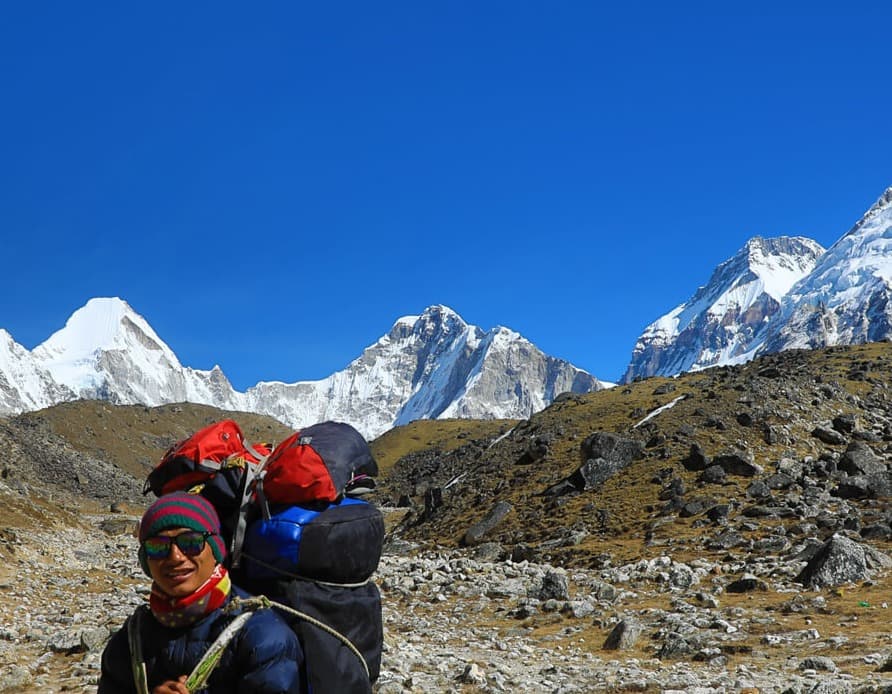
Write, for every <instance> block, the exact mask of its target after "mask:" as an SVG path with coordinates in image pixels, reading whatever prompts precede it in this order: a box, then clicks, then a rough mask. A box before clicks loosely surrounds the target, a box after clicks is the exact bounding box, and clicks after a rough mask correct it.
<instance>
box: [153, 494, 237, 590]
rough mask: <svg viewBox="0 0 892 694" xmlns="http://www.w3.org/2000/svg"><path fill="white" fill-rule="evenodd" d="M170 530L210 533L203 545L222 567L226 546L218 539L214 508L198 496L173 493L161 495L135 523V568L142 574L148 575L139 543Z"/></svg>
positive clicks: (218, 528)
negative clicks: (137, 527)
mask: <svg viewBox="0 0 892 694" xmlns="http://www.w3.org/2000/svg"><path fill="white" fill-rule="evenodd" d="M171 528H189V529H190V530H197V531H198V532H212V533H214V534H213V535H211V536H210V537H209V538H208V539H207V541H208V544H209V545H210V546H211V550H212V551H213V552H214V557H215V558H216V560H217V562H218V563H221V564H222V563H223V560H224V559H225V558H226V546H225V545H224V544H223V538H221V537H220V517H219V516H218V515H217V512H216V511H215V510H214V507H213V506H212V505H211V503H210V502H209V501H208V500H207V499H205V498H204V497H203V496H199V495H198V494H188V493H187V492H174V493H173V494H165V495H164V496H162V497H161V498H160V499H158V500H157V501H156V502H155V503H154V504H152V505H151V506H149V508H147V509H146V512H145V513H144V514H143V517H142V520H141V521H140V522H139V541H140V547H139V564H140V566H142V570H143V571H145V572H146V574H148V575H151V574H150V573H149V563H148V561H147V559H146V553H145V550H143V548H142V542H143V540H145V539H146V538H147V537H152V536H153V535H157V534H158V533H160V532H161V531H162V530H170V529H171Z"/></svg>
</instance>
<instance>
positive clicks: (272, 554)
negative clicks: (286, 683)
mask: <svg viewBox="0 0 892 694" xmlns="http://www.w3.org/2000/svg"><path fill="white" fill-rule="evenodd" d="M271 448H272V447H271V446H269V445H265V444H255V445H252V444H250V443H248V442H247V441H246V440H245V437H244V435H243V433H242V430H241V428H240V427H239V426H238V424H237V423H236V422H235V421H233V420H231V419H227V420H223V421H220V422H215V423H213V424H211V425H209V426H207V427H205V428H204V429H201V430H200V431H197V432H195V433H194V434H192V435H191V436H190V437H188V438H187V439H185V440H183V441H180V442H179V443H177V444H175V445H174V446H172V447H171V448H170V449H169V450H168V451H167V453H165V455H164V457H163V458H162V459H161V462H159V463H158V465H157V466H156V467H155V468H154V469H153V470H152V472H151V473H150V474H149V476H148V479H147V480H146V485H145V488H144V490H143V493H148V492H149V491H150V490H151V491H152V492H154V493H155V495H156V496H161V495H162V494H166V493H169V492H172V491H178V490H184V491H189V492H192V493H196V494H201V495H202V496H204V497H205V498H207V499H208V500H209V501H210V502H211V503H212V504H214V506H215V507H216V509H217V512H218V513H219V515H220V519H221V523H222V532H223V535H224V540H225V541H226V542H227V545H228V547H229V561H230V566H229V569H230V571H231V572H232V575H233V580H234V582H235V583H236V584H238V585H240V586H242V587H243V588H245V589H246V590H248V591H250V592H252V593H254V594H256V595H264V596H266V597H267V598H269V599H270V600H272V601H273V602H274V603H278V608H279V609H280V611H281V612H282V616H283V617H285V618H286V620H288V622H289V624H290V625H291V627H292V629H294V631H295V633H296V634H297V636H298V638H299V639H300V641H301V644H302V646H303V649H304V653H305V655H306V660H305V662H306V668H307V672H306V673H305V675H306V679H307V684H308V685H309V689H310V691H313V692H334V691H337V692H345V693H353V692H356V693H357V694H358V693H360V692H371V688H372V683H373V682H374V681H375V680H376V679H377V677H378V673H379V670H380V666H381V650H382V646H383V640H384V634H383V623H382V618H381V595H380V593H379V591H378V587H377V586H376V585H375V583H374V582H373V581H372V580H371V577H372V574H373V573H374V572H375V570H376V569H377V568H378V562H379V561H380V559H381V551H382V547H383V543H384V520H383V518H382V516H381V512H380V511H379V510H378V509H377V507H375V506H374V505H373V504H370V503H368V502H367V501H365V500H364V499H362V498H360V497H361V496H363V495H364V494H366V493H368V492H369V491H371V490H372V489H374V480H373V479H372V478H373V477H374V476H376V475H377V474H378V466H377V463H376V462H375V459H374V457H373V456H372V453H371V450H370V448H369V445H368V443H367V442H366V440H365V439H364V438H363V436H362V435H361V434H360V433H359V432H358V431H357V430H356V429H355V428H353V427H352V426H350V425H349V424H344V423H341V422H321V423H319V424H314V425H313V426H310V427H306V428H305V429H301V430H300V431H298V432H295V433H293V434H292V435H291V436H289V437H288V438H286V439H285V440H284V441H282V442H281V443H279V444H278V445H277V446H275V447H274V448H272V450H271Z"/></svg>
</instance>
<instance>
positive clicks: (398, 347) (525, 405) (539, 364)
mask: <svg viewBox="0 0 892 694" xmlns="http://www.w3.org/2000/svg"><path fill="white" fill-rule="evenodd" d="M603 387H604V384H602V383H601V382H600V381H598V379H596V378H594V377H593V376H591V375H589V374H587V373H586V372H584V371H581V370H580V369H577V368H576V367H574V366H573V365H572V364H569V363H568V362H565V361H562V360H560V359H555V358H553V357H548V356H547V355H545V354H543V353H542V352H541V351H540V350H539V349H537V348H536V347H535V346H534V345H533V344H531V343H530V342H529V341H527V340H525V339H524V338H523V337H521V336H520V335H518V334H517V333H515V332H513V331H511V330H508V329H506V328H501V327H500V328H495V329H493V330H490V331H489V332H484V331H483V330H481V329H480V328H478V327H476V326H473V325H468V324H467V323H465V322H464V321H463V320H462V319H461V317H460V316H459V315H458V314H457V313H455V312H454V311H452V310H450V309H449V308H447V307H445V306H432V307H430V308H428V309H427V310H426V311H425V312H424V313H423V314H421V315H420V316H406V317H403V318H400V319H399V320H397V321H396V323H395V324H394V325H393V327H392V328H391V330H390V332H388V333H387V334H386V335H384V336H383V337H381V338H380V339H379V340H378V341H377V342H376V343H375V344H374V345H372V346H370V347H368V348H367V349H366V350H365V351H363V353H362V355H361V356H360V357H359V358H358V359H356V360H354V361H353V362H352V363H351V364H350V365H349V366H348V367H347V368H346V369H344V370H343V371H338V372H337V373H334V374H332V375H331V376H329V377H328V378H325V379H322V380H321V381H304V382H300V383H291V384H286V383H258V384H257V385H256V386H254V387H253V388H249V389H248V392H247V397H248V409H249V410H251V411H253V412H263V413H266V414H270V415H272V416H274V417H276V418H278V419H280V420H281V421H284V422H292V423H293V422H314V421H320V420H324V419H336V420H340V421H349V422H352V423H354V424H356V423H357V422H361V423H362V427H360V426H359V425H357V428H360V430H362V431H364V432H366V433H370V434H371V435H377V434H379V433H381V432H383V431H386V430H387V429H389V428H391V427H393V426H396V425H399V424H406V423H408V422H410V421H412V420H415V419H434V418H438V417H469V418H472V417H474V418H499V417H506V418H517V417H528V416H529V415H531V414H532V413H533V412H537V411H538V410H541V409H542V408H544V407H545V406H546V405H548V404H549V403H550V402H551V401H552V400H553V399H554V398H555V396H556V395H558V394H559V393H561V392H564V391H568V390H572V391H574V392H577V393H585V392H588V391H591V390H599V389H601V388H603Z"/></svg>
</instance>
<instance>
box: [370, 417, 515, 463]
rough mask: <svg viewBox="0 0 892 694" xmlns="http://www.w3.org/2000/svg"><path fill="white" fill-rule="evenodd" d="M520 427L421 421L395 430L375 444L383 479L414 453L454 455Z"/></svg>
mask: <svg viewBox="0 0 892 694" xmlns="http://www.w3.org/2000/svg"><path fill="white" fill-rule="evenodd" d="M515 424H516V421H514V420H504V419H420V420H417V421H414V422H412V423H411V424H406V425H405V426H399V427H394V428H393V429H391V430H390V431H388V432H385V433H384V434H382V435H381V436H379V437H378V438H377V439H375V440H374V441H372V442H371V447H372V453H373V454H374V456H375V460H376V461H377V462H378V469H379V471H380V473H381V475H382V476H386V475H387V474H388V473H389V472H390V470H391V469H392V468H393V466H394V465H395V464H396V462H397V461H398V460H399V459H400V458H402V457H404V456H406V455H409V454H410V453H418V452H419V451H423V450H428V449H436V450H438V451H451V450H454V449H456V448H458V447H460V446H462V445H463V444H464V443H466V442H467V441H468V440H473V439H481V438H495V437H497V436H499V435H500V434H503V433H505V432H506V431H508V429H510V428H511V427H512V426H514V425H515Z"/></svg>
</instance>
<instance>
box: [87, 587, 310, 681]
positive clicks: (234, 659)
mask: <svg viewBox="0 0 892 694" xmlns="http://www.w3.org/2000/svg"><path fill="white" fill-rule="evenodd" d="M232 594H233V595H238V596H239V597H242V598H245V597H248V596H247V594H246V593H244V592H243V591H242V590H240V589H238V588H235V587H233V589H232ZM237 614H238V612H237V611H235V612H233V613H231V614H225V613H224V612H223V611H222V609H218V610H215V611H214V612H212V613H211V614H210V615H208V616H207V617H205V618H204V619H202V620H201V621H199V622H197V623H195V624H193V625H192V626H191V627H187V628H185V629H171V628H168V627H165V626H162V625H161V624H159V623H158V622H157V621H156V620H155V618H154V617H153V616H152V614H151V612H148V611H146V613H145V614H144V615H143V618H142V633H141V644H142V652H143V658H144V660H145V662H146V671H147V673H148V681H149V691H151V690H152V688H153V687H156V686H158V685H159V684H161V683H162V682H165V681H167V680H176V679H177V678H178V677H180V676H181V675H188V674H189V673H190V672H192V669H193V668H194V667H195V665H196V664H197V663H198V661H199V660H201V658H202V656H203V655H204V654H205V652H206V651H207V649H208V648H209V647H210V645H211V644H212V643H213V642H214V640H215V639H216V638H217V636H219V635H220V632H221V631H223V629H224V628H225V627H226V625H227V624H228V623H229V622H231V621H232V619H233V618H234V617H235V616H236V615H237ZM131 619H133V616H131V617H129V618H128V620H127V622H125V624H124V626H123V627H122V628H121V629H119V630H118V631H117V632H116V633H115V634H114V635H113V636H112V638H111V640H110V641H109V642H108V645H107V646H106V647H105V651H103V653H102V675H101V677H100V680H99V691H98V694H129V693H133V694H136V692H137V689H136V684H135V683H134V681H133V669H132V665H131V662H130V645H129V642H128V638H127V623H129V621H130V620H131ZM302 665H303V653H302V651H301V648H300V645H299V644H298V641H297V637H296V636H295V634H294V632H293V631H292V630H291V629H290V628H289V626H288V625H287V624H286V623H285V622H284V621H283V620H282V619H281V618H280V617H279V616H278V615H277V614H276V613H275V612H274V611H273V610H271V609H261V610H258V611H257V612H256V613H255V614H254V616H253V617H251V618H250V619H249V620H248V621H247V622H246V623H245V624H244V625H243V626H242V628H241V629H240V630H239V631H238V632H237V633H236V635H235V637H234V638H233V639H232V641H230V642H229V645H228V646H227V648H226V650H225V651H224V653H223V657H222V658H221V660H220V664H219V665H218V666H217V667H216V669H215V670H214V672H213V674H212V675H211V678H210V681H209V683H208V686H207V687H206V688H205V689H202V690H201V691H202V692H206V693H207V694H249V693H250V694H302V693H303V692H304V691H305V687H304V686H302V684H301V675H300V671H301V668H302Z"/></svg>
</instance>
